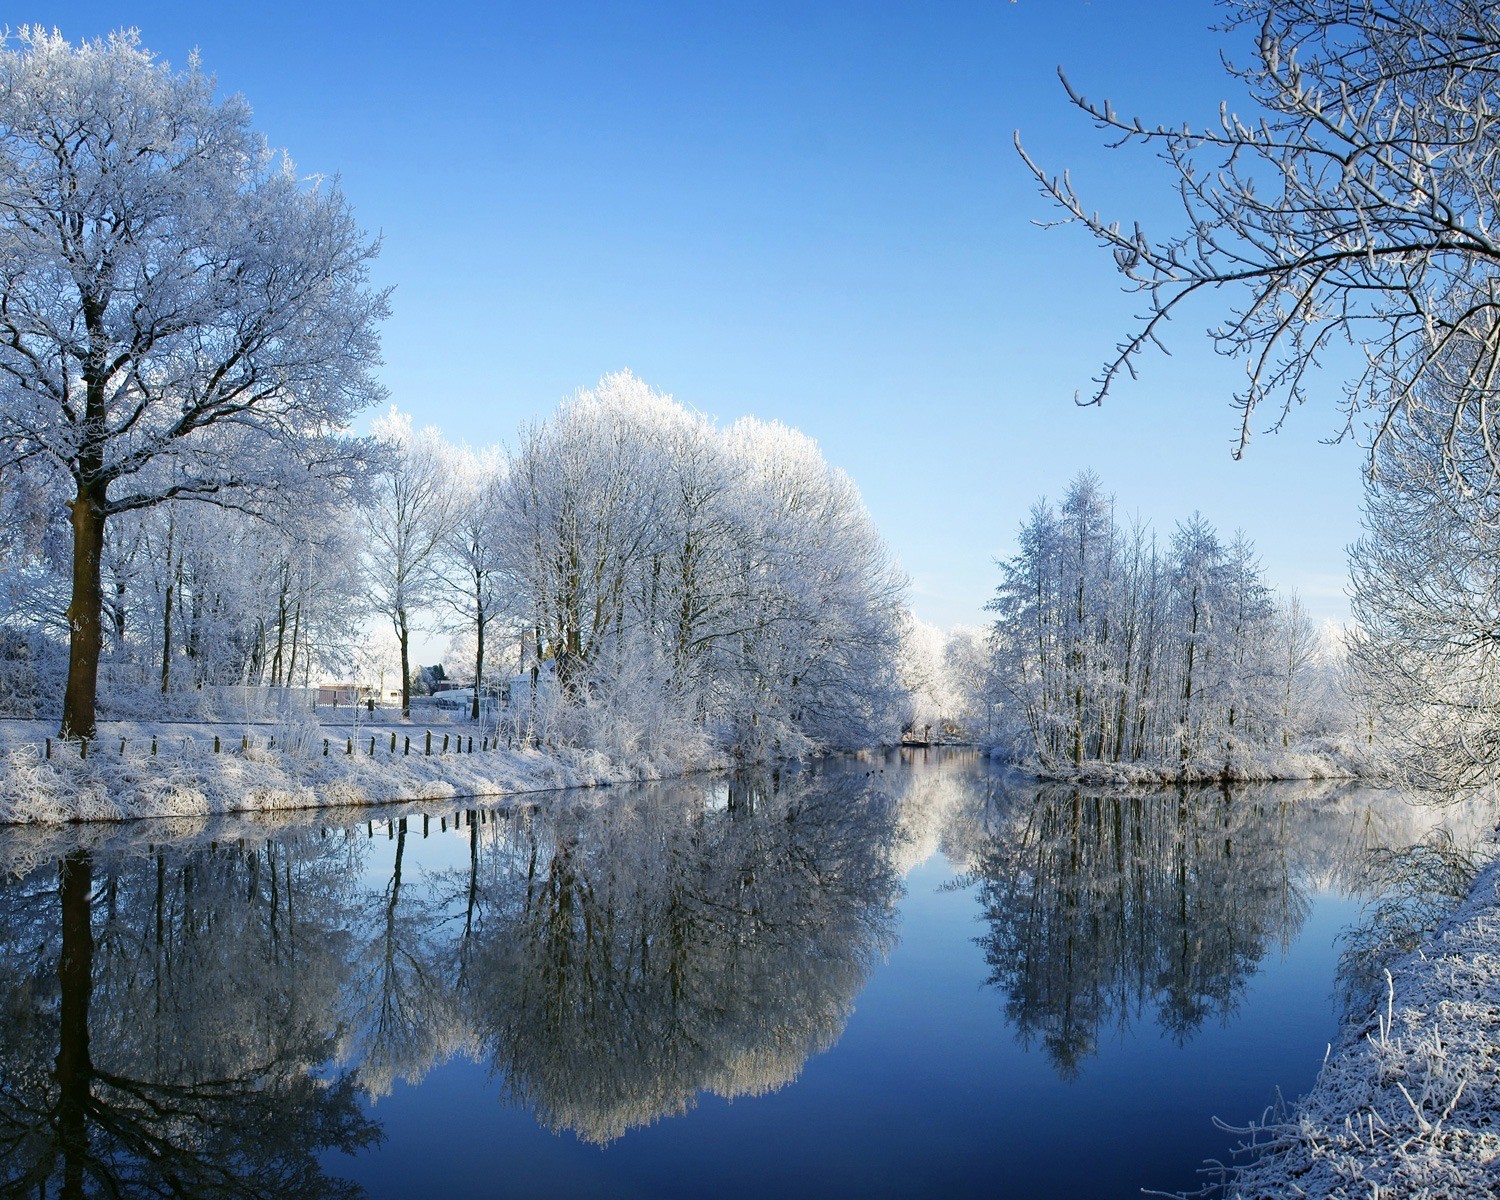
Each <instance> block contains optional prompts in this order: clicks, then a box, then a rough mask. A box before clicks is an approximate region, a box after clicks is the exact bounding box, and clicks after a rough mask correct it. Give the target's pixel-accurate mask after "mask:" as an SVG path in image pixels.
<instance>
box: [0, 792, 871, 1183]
mask: <svg viewBox="0 0 1500 1200" xmlns="http://www.w3.org/2000/svg"><path fill="white" fill-rule="evenodd" d="M895 813H896V806H895V804H894V802H893V800H892V799H891V797H890V796H888V795H887V794H885V793H884V792H883V791H881V790H879V789H878V788H876V787H874V786H872V779H871V777H867V776H865V775H864V774H863V773H844V774H837V773H836V774H834V775H832V776H830V777H828V778H821V777H815V776H809V775H804V774H794V775H791V776H787V777H784V778H777V777H766V778H756V779H743V780H736V781H735V783H734V784H733V785H732V786H731V787H730V788H729V790H728V793H727V796H726V795H724V794H723V792H722V785H721V790H720V791H719V792H717V793H715V792H714V790H713V789H712V788H711V787H709V786H703V787H696V788H694V787H685V786H682V785H678V786H675V787H672V788H661V789H651V790H646V791H643V792H639V793H636V794H634V795H631V794H616V795H614V796H611V797H610V798H609V799H608V801H607V802H605V803H593V804H590V805H589V806H587V807H578V808H566V807H559V808H548V809H520V810H516V811H513V812H508V813H488V814H483V813H470V814H468V815H467V818H466V820H465V823H464V826H463V834H464V836H465V837H466V838H467V851H468V853H467V855H466V856H465V858H466V860H467V861H466V862H465V864H464V866H462V867H459V868H452V867H450V868H447V869H444V870H442V871H422V870H421V869H414V868H413V866H412V864H411V862H410V861H409V858H408V852H409V845H408V841H409V838H411V837H413V836H415V832H414V828H413V824H412V823H413V822H418V823H420V824H421V827H422V829H423V832H424V833H425V832H426V831H427V827H428V824H429V819H428V818H424V817H423V816H422V815H420V814H417V815H409V816H408V817H405V818H397V819H395V820H394V821H393V823H392V825H391V828H390V830H389V832H390V835H391V836H390V839H389V842H388V843H387V845H386V847H385V849H388V850H389V858H388V860H386V861H388V862H389V871H388V872H386V871H385V870H384V869H377V867H376V866H375V865H374V864H375V860H376V859H377V858H378V857H380V855H379V854H378V853H377V852H376V851H374V850H372V846H378V845H379V843H372V842H371V841H369V840H368V839H367V838H366V837H365V836H363V835H364V833H365V832H366V831H365V830H363V829H358V830H356V829H345V830H337V831H332V836H329V834H330V831H327V830H317V829H302V830H281V831H278V833H277V836H276V837H275V838H273V839H272V840H269V841H265V840H262V839H261V838H259V837H256V838H254V839H251V840H250V844H249V845H247V844H246V841H245V840H240V839H232V838H230V839H225V840H223V841H220V842H215V843H208V844H203V842H202V841H201V839H200V840H199V841H198V843H197V844H196V845H193V846H190V847H187V848H181V849H173V850H159V849H156V848H154V847H153V848H151V849H150V850H149V851H148V852H144V853H143V852H141V850H140V849H139V848H137V849H135V850H131V849H128V848H127V849H120V850H116V851H113V852H111V851H107V850H102V849H88V848H83V846H82V841H83V835H80V837H79V843H80V844H79V845H78V846H77V847H75V848H73V849H70V850H67V851H66V852H65V853H64V854H63V856H62V858H61V860H60V861H57V862H54V863H53V864H51V865H50V866H47V867H41V868H37V869H32V870H29V871H21V872H18V873H17V875H16V877H13V878H11V879H9V880H7V881H6V882H5V883H4V884H3V885H0V1012H3V1014H4V1017H5V1019H4V1021H3V1022H0V1196H4V1195H14V1196H17V1197H19V1196H47V1195H61V1196H64V1197H83V1196H95V1195H97V1196H112V1195H132V1196H135V1195H140V1196H198V1197H204V1196H245V1197H252V1196H266V1197H270V1196H277V1197H298V1196H307V1197H312V1196H319V1197H324V1196H329V1197H336V1196H342V1195H353V1194H355V1193H356V1192H357V1189H355V1188H354V1187H353V1186H352V1185H350V1184H347V1183H343V1182H341V1181H339V1180H337V1179H335V1178H332V1177H331V1176H329V1175H328V1174H326V1173H325V1172H324V1170H323V1169H322V1167H321V1166H320V1163H321V1161H322V1157H323V1156H324V1155H325V1153H326V1152H328V1151H331V1150H342V1151H345V1152H355V1151H357V1150H359V1149H361V1148H363V1147H366V1146H369V1145H371V1144H372V1143H373V1142H375V1141H377V1140H379V1137H380V1132H379V1127H378V1125H377V1124H376V1123H375V1122H374V1121H373V1120H372V1119H371V1118H370V1117H369V1116H368V1115H367V1109H368V1107H369V1105H368V1102H369V1100H370V1099H371V1098H374V1097H378V1096H380V1095H381V1094H383V1093H384V1092H386V1091H388V1090H389V1089H390V1087H391V1084H392V1082H393V1081H394V1080H396V1079H404V1080H408V1081H415V1080H417V1079H420V1078H421V1077H422V1075H424V1074H425V1073H426V1071H427V1070H428V1069H430V1068H431V1067H432V1066H433V1065H434V1064H437V1063H440V1062H442V1061H444V1060H445V1059H447V1058H449V1057H451V1056H452V1055H454V1054H455V1053H465V1054H468V1055H469V1056H471V1057H473V1058H475V1059H477V1060H479V1061H485V1062H488V1063H490V1064H492V1066H493V1068H494V1071H495V1072H496V1076H497V1079H498V1081H499V1084H500V1087H501V1090H502V1092H503V1094H505V1095H506V1096H508V1097H509V1098H510V1099H511V1100H512V1101H514V1102H515V1103H518V1104H522V1105H526V1106H528V1107H530V1108H531V1109H532V1110H533V1111H534V1113H535V1114H536V1116H537V1118H538V1119H539V1120H540V1121H542V1122H543V1123H544V1124H546V1125H547V1126H549V1127H551V1128H553V1129H564V1128H566V1129H571V1130H574V1131H575V1132H577V1134H578V1135H579V1136H580V1137H582V1138H584V1139H586V1140H590V1141H600V1142H602V1141H607V1140H609V1139H612V1138H616V1137H619V1136H620V1135H621V1134H622V1133H624V1132H625V1131H626V1130H627V1129H629V1128H631V1127H633V1126H636V1125H641V1124H646V1123H649V1122H651V1121H654V1120H655V1119H657V1118H658V1117H660V1116H662V1115H665V1114H670V1113H678V1112H682V1111H683V1110H685V1109H686V1108H687V1107H689V1106H690V1105H691V1104H692V1103H693V1101H694V1098H695V1096H697V1095H698V1094H700V1093H702V1092H713V1093H717V1094H719V1095H724V1096H736V1095H743V1094H747V1093H755V1092H760V1091H765V1090H768V1089H772V1088H776V1087H779V1086H781V1085H783V1084H784V1083H786V1082H787V1081H789V1080H791V1079H793V1078H795V1077H796V1075H797V1074H798V1072H799V1071H800V1070H801V1067H802V1065H803V1063H804V1062H805V1061H806V1060H807V1058H808V1057H809V1056H810V1055H812V1054H815V1053H817V1052H819V1051H820V1050H823V1049H825V1048H827V1047H828V1046H829V1045H831V1044H832V1043H833V1041H834V1040H835V1039H836V1038H837V1037H838V1035H839V1033H840V1031H841V1030H842V1028H843V1024H844V1022H845V1020H846V1019H847V1017H848V1014H849V1012H850V1011H851V1008H852V1004H853V999H854V997H855V995H856V994H857V993H858V991H859V989H860V988H861V986H862V985H863V983H864V981H865V979H866V978H867V976H868V973H869V971H870V969H871V968H872V966H873V965H874V964H875V963H876V962H877V961H878V960H879V959H880V958H881V956H883V955H884V954H885V953H886V952H887V951H888V949H889V947H890V945H891V943H892V940H893V924H894V917H893V912H894V904H895V899H896V897H897V895H898V892H899V880H898V877H897V874H896V872H895V870H894V869H893V868H892V867H891V865H890V861H889V856H888V848H889V845H890V842H891V839H892V836H893V827H894V821H895ZM430 823H431V824H432V825H434V826H436V825H437V823H438V822H437V820H436V819H433V820H431V822H430ZM442 823H443V824H444V825H446V823H447V822H446V819H443V821H442ZM433 831H434V832H436V830H435V829H434V830H433ZM10 836H12V835H7V837H10ZM21 836H22V835H21V834H15V835H14V837H15V838H20V837H21ZM96 840H97V839H96ZM106 840H107V839H106ZM14 857H16V856H15V855H12V858H14ZM371 880H373V882H371Z"/></svg>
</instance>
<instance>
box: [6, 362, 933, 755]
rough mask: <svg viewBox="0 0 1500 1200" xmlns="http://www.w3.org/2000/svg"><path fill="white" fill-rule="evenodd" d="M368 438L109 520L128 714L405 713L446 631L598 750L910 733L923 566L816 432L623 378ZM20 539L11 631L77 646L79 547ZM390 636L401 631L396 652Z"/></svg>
mask: <svg viewBox="0 0 1500 1200" xmlns="http://www.w3.org/2000/svg"><path fill="white" fill-rule="evenodd" d="M372 432H373V435H374V436H373V438H372V439H371V440H370V441H369V442H367V443H365V444H364V445H363V446H362V447H361V451H362V453H363V455H364V470H365V474H364V476H363V479H362V481H361V486H360V488H359V489H357V490H354V491H350V490H347V489H339V488H335V487H331V486H325V487H321V488H313V487H311V486H303V487H300V488H299V489H297V490H296V491H295V492H293V493H291V494H290V495H288V496H287V497H285V498H275V497H273V498H270V499H269V500H268V502H267V503H266V504H265V505H263V506H261V507H260V508H259V509H258V510H257V511H256V512H255V513H253V514H247V513H245V512H243V511H241V510H240V509H239V508H237V507H226V506H223V505H211V504H201V503H199V504H192V503H177V504H171V505H162V506H157V507H153V508H144V509H141V510H137V511H131V512H127V513H121V514H119V515H117V516H116V517H115V518H114V519H112V520H111V522H110V523H109V526H108V528H107V530H106V533H105V537H104V542H103V547H102V552H101V564H102V565H101V574H102V579H103V588H102V593H103V612H104V618H105V619H104V626H105V629H106V631H107V632H106V636H105V654H104V657H105V663H106V679H107V680H112V681H113V684H114V687H115V690H114V692H112V693H107V694H109V695H110V696H111V698H112V699H113V700H114V701H116V702H118V703H121V704H125V703H128V702H129V701H130V700H131V698H132V694H133V695H134V697H135V699H136V702H137V703H138V702H139V699H140V698H141V697H142V696H143V695H145V694H147V693H150V694H155V695H167V696H171V695H173V694H175V693H178V692H181V691H184V690H186V691H194V690H196V689H199V688H202V687H204V686H205V685H216V684H237V683H240V684H252V685H262V686H270V687H282V686H287V685H290V684H293V683H304V682H307V681H310V680H315V679H317V678H320V677H323V676H325V675H327V674H336V675H340V676H344V677H351V676H352V677H353V678H355V679H357V680H359V681H361V682H365V683H378V682H379V681H380V678H381V676H382V675H383V674H384V675H389V676H390V683H391V684H394V685H396V686H399V687H400V688H401V705H402V710H403V711H405V710H406V709H407V708H408V707H409V704H410V688H411V680H412V677H413V674H414V671H413V665H412V663H411V644H412V638H413V636H414V634H415V633H416V631H417V630H418V629H445V630H447V631H449V632H451V633H452V634H453V635H454V638H455V641H454V646H453V649H454V650H455V652H456V655H457V656H460V657H461V658H462V659H463V660H464V661H463V665H461V666H460V667H459V668H458V669H457V670H455V671H454V672H453V675H454V676H455V677H457V678H460V679H463V680H465V681H473V680H477V681H480V683H481V685H487V686H488V687H489V688H490V689H491V690H492V691H493V690H498V688H497V685H498V682H499V680H498V679H497V678H496V677H497V675H499V676H502V677H503V676H504V675H508V674H511V673H515V672H517V671H521V670H524V671H526V672H527V673H528V674H529V675H530V676H531V678H532V680H533V682H534V683H535V685H536V687H537V695H538V698H539V699H538V703H539V704H540V705H542V706H543V707H547V708H549V710H550V711H551V712H552V715H553V717H554V724H555V725H556V729H555V732H557V733H559V734H560V735H565V736H574V737H576V738H578V739H579V740H582V741H587V742H588V743H590V744H595V745H604V746H609V747H611V748H616V749H622V750H626V751H641V752H645V753H650V752H652V751H653V750H654V749H656V748H657V747H658V746H660V745H662V744H664V742H665V741H666V740H667V739H672V740H675V741H677V742H678V743H682V742H683V741H685V740H686V741H689V742H691V741H693V740H694V739H697V740H701V739H703V738H704V737H705V736H706V737H708V738H710V739H712V740H713V741H714V742H715V743H716V744H718V745H722V746H730V747H735V748H737V749H739V750H740V751H742V752H744V753H746V754H749V755H751V756H761V755H786V754H798V753H801V752H803V751H805V750H807V749H810V748H812V747H815V746H826V745H860V744H866V743H868V742H872V741H879V740H889V739H890V738H891V737H893V736H895V735H896V734H897V733H899V731H900V728H901V724H902V722H903V720H904V719H905V718H906V717H907V715H908V713H907V705H908V689H907V687H906V686H905V684H904V683H903V681H902V679H901V678H900V675H899V672H898V663H899V659H900V655H899V650H900V647H901V645H902V641H903V636H904V634H905V631H906V630H907V628H908V618H907V616H906V614H905V611H904V609H903V607H902V600H903V588H904V581H903V579H902V577H901V575H900V574H899V572H898V571H897V570H896V568H895V566H894V564H893V563H892V561H891V558H890V555H889V553H888V552H887V550H886V548H885V546H884V544H883V543H882V541H881V540H880V538H879V536H878V534H877V532H876V530H875V528H874V526H873V524H872V522H871V521H870V518H869V515H868V514H867V512H866V511H865V509H864V507H863V504H862V503H861V501H860V498H859V495H858V492H857V490H856V489H855V487H854V485H853V483H852V482H851V481H850V480H849V478H848V477H847V476H846V475H844V474H843V473H842V472H840V471H837V470H835V469H833V468H831V467H829V466H828V464H827V463H826V462H825V461H824V459H823V457H822V455H821V453H820V452H819V451H818V448H817V446H816V445H815V444H814V443H813V442H811V441H810V440H809V439H807V438H806V437H804V436H803V435H801V434H799V433H797V432H795V431H793V430H790V429H788V428H786V427H784V426H781V425H777V424H768V423H764V422H760V421H755V420H749V419H747V420H743V421H741V422H739V423H737V424H736V425H734V426H733V427H731V428H729V429H724V430H721V429H719V428H717V427H715V426H714V424H713V423H712V422H710V421H709V420H707V419H706V418H704V417H703V416H701V415H699V414H697V413H693V412H690V411H688V410H687V409H685V408H683V407H682V406H680V405H678V404H676V403H674V402H673V401H672V400H671V399H669V398H668V397H665V396H662V395H661V394H659V393H657V392H655V391H654V390H652V389H651V388H650V387H648V386H647V385H646V384H645V383H643V382H642V381H640V380H639V379H636V378H635V377H634V376H632V375H630V374H629V373H622V374H618V375H612V376H609V377H607V378H606V379H604V380H602V381H601V382H600V384H599V385H598V387H597V388H594V389H591V390H588V391H584V392H581V393H579V394H578V395H576V396H575V397H573V398H572V399H571V400H569V401H568V402H567V403H566V404H564V405H563V406H562V407H561V408H560V409H559V410H558V412H557V413H556V414H555V415H554V416H553V417H552V418H551V419H550V420H547V421H543V422H540V423H537V424H535V425H533V426H531V427H529V428H527V429H526V430H524V431H523V432H522V434H521V436H520V438H519V441H518V443H517V445H516V446H515V447H513V448H512V449H510V450H504V449H501V448H499V447H492V448H487V449H484V450H480V451H476V450H473V449H471V448H469V447H466V446H460V445H453V444H450V443H449V442H447V441H446V440H445V439H444V438H443V437H442V435H441V434H440V433H439V432H438V431H437V430H435V429H431V428H428V429H420V430H419V429H415V428H414V427H413V424H412V421H411V418H410V417H409V416H408V415H407V414H404V413H400V412H397V411H395V410H392V411H391V412H389V413H388V414H386V415H385V416H383V417H381V418H379V419H378V420H377V421H376V422H374V425H373V428H372ZM42 494H43V493H42V492H41V491H40V490H33V491H28V492H11V493H8V499H9V500H10V501H11V502H12V503H14V504H17V505H19V504H23V503H24V504H36V503H37V497H38V496H40V495H42ZM18 527H19V528H22V529H29V530H30V531H31V536H29V537H24V538H22V539H20V540H19V541H18V542H16V543H15V544H13V545H12V547H11V548H10V550H9V552H8V553H7V555H6V556H5V559H4V574H5V577H6V579H7V581H8V583H9V585H10V586H8V587H7V588H6V595H7V596H8V597H9V601H10V603H9V606H8V608H7V610H6V613H5V616H6V618H7V624H8V625H9V626H10V627H11V628H12V629H24V628H30V629H32V630H36V631H41V632H42V633H47V632H51V633H53V634H55V635H57V637H58V639H59V640H60V639H61V637H62V636H65V634H66V631H67V629H68V618H67V613H66V608H65V605H66V603H67V596H68V588H67V586H66V571H67V567H68V563H69V552H68V545H67V542H66V539H64V538H61V537H60V536H58V534H59V531H58V529H57V528H56V526H55V524H54V523H50V522H49V521H48V520H47V518H46V514H45V513H38V515H37V518H36V519H35V520H34V521H32V522H30V523H29V524H26V523H20V522H18ZM372 623H374V624H377V625H378V624H388V625H389V628H390V630H391V633H392V637H391V639H389V640H388V643H387V649H389V651H390V652H389V654H388V655H387V654H386V652H385V650H383V649H382V647H381V644H380V643H379V642H378V641H375V642H372V640H371V639H370V638H369V637H368V635H367V633H366V632H365V631H366V629H367V628H368V627H369V626H370V625H371V624H372ZM497 644H498V645H500V646H502V647H503V648H504V649H503V651H501V652H497V651H496V649H495V647H496V645H497ZM39 651H40V653H39V659H40V661H42V662H45V660H46V657H47V655H46V646H45V643H42V644H40V646H39ZM392 660H394V661H392ZM54 661H55V655H54ZM44 682H45V680H44V679H37V678H32V679H31V680H30V681H29V684H28V683H27V681H24V680H23V681H21V685H22V689H23V690H24V687H25V686H30V687H31V689H32V690H33V691H35V690H36V689H38V688H40V687H42V686H44ZM480 690H481V688H475V690H474V694H473V697H472V701H471V703H472V706H473V707H472V715H473V716H474V717H476V718H477V717H478V716H479V705H480ZM155 703H158V704H159V703H160V701H159V700H158V701H155Z"/></svg>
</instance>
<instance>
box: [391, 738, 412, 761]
mask: <svg viewBox="0 0 1500 1200" xmlns="http://www.w3.org/2000/svg"><path fill="white" fill-rule="evenodd" d="M395 740H396V735H395V734H394V733H393V734H391V741H393V742H394V741H395ZM410 753H411V735H410V734H407V735H406V740H405V741H404V742H402V743H401V754H402V756H403V757H404V756H405V755H408V754H410Z"/></svg>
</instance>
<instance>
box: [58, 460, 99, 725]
mask: <svg viewBox="0 0 1500 1200" xmlns="http://www.w3.org/2000/svg"><path fill="white" fill-rule="evenodd" d="M104 508H105V498H104V487H103V486H102V485H94V486H89V485H84V484H80V485H79V488H78V495H77V496H76V497H75V498H74V500H73V504H72V510H73V514H72V524H73V595H72V599H71V601H70V602H69V604H68V630H69V637H68V686H67V690H66V692H64V694H63V714H62V730H61V736H62V737H65V738H91V737H93V736H94V727H95V719H96V718H95V701H96V697H97V695H98V689H99V649H100V639H101V637H102V634H103V614H104V588H103V583H102V580H101V577H100V563H101V559H102V557H103V553H104V518H105V511H104Z"/></svg>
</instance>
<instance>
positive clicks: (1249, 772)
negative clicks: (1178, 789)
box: [991, 738, 1386, 787]
mask: <svg viewBox="0 0 1500 1200" xmlns="http://www.w3.org/2000/svg"><path fill="white" fill-rule="evenodd" d="M991 753H992V754H996V755H997V756H999V757H1002V758H1007V756H1006V754H1005V752H1004V751H1003V750H997V751H991ZM1007 761H1010V760H1009V759H1008V758H1007ZM1013 765H1014V766H1015V767H1016V768H1017V769H1019V770H1022V771H1025V772H1026V773H1028V774H1030V775H1034V776H1035V777H1037V778H1038V779H1055V780H1059V781H1062V782H1067V783H1091V784H1112V785H1121V786H1133V785H1134V786H1143V787H1146V786H1155V785H1159V784H1163V783H1270V782H1274V781H1276V780H1315V779H1371V778H1376V777H1379V776H1381V775H1383V774H1385V773H1386V767H1385V765H1384V764H1383V763H1382V762H1381V761H1380V760H1379V759H1378V758H1377V757H1376V756H1374V755H1373V754H1372V753H1371V752H1370V750H1369V749H1368V748H1367V747H1365V746H1362V745H1360V744H1358V743H1357V742H1356V741H1354V740H1351V739H1349V738H1318V739H1316V740H1313V741H1307V742H1301V743H1298V744H1297V745H1294V746H1291V747H1289V748H1285V749H1283V748H1280V747H1266V746H1258V745H1254V744H1249V743H1235V744H1233V745H1232V746H1231V747H1230V748H1229V749H1228V750H1227V751H1226V752H1225V753H1223V754H1220V755H1217V756H1215V757H1212V758H1207V757H1199V758H1195V759H1193V760H1192V761H1190V762H1187V763H1182V764H1179V763H1126V762H1101V761H1098V760H1094V761H1086V762H1084V763H1082V764H1081V765H1079V766H1074V765H1073V764H1072V763H1070V762H1041V761H1039V760H1038V759H1036V758H1035V757H1031V758H1024V759H1021V760H1020V761H1015V762H1014V763H1013Z"/></svg>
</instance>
